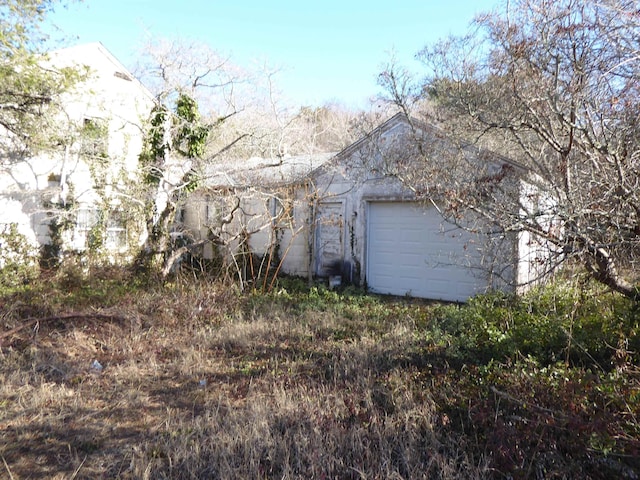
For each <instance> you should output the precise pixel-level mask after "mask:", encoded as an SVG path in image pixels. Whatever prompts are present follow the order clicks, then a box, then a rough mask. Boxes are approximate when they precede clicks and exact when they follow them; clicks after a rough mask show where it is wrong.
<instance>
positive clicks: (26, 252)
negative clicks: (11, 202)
mask: <svg viewBox="0 0 640 480" xmlns="http://www.w3.org/2000/svg"><path fill="white" fill-rule="evenodd" d="M38 273H39V272H38V249H37V248H36V247H34V246H33V245H32V244H31V242H29V240H28V239H27V237H26V236H24V235H23V234H21V233H20V232H19V231H18V226H17V224H15V223H10V224H8V225H4V226H3V228H2V229H1V230H0V287H4V288H9V289H12V288H16V287H19V286H21V285H24V284H26V283H29V282H30V281H32V280H33V279H34V278H36V277H37V276H38Z"/></svg>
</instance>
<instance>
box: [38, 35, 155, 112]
mask: <svg viewBox="0 0 640 480" xmlns="http://www.w3.org/2000/svg"><path fill="white" fill-rule="evenodd" d="M47 56H48V58H47V61H48V62H50V63H51V64H53V65H55V66H56V67H88V68H89V69H90V70H91V71H92V72H93V73H95V74H97V75H98V76H99V77H101V78H113V79H114V80H115V79H118V80H120V81H127V82H132V83H133V84H134V85H135V86H136V87H138V89H139V90H140V91H141V93H142V94H143V95H145V96H147V97H148V99H149V100H151V101H155V97H154V95H153V94H152V93H151V91H150V90H149V89H148V88H147V87H146V86H145V85H144V84H143V83H142V82H140V81H139V80H138V79H137V78H136V77H135V76H134V75H133V74H132V73H131V72H130V71H129V70H128V69H127V67H125V66H124V65H123V64H122V62H120V60H118V59H117V58H116V57H115V56H114V55H113V54H112V53H111V52H110V51H109V50H108V49H107V48H106V47H105V46H104V45H103V44H102V43H101V42H92V43H83V44H79V45H74V46H71V47H65V48H60V49H58V50H53V51H51V52H49V53H48V54H47ZM98 56H99V57H101V59H102V60H103V61H102V62H99V61H98Z"/></svg>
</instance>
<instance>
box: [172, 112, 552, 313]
mask: <svg viewBox="0 0 640 480" xmlns="http://www.w3.org/2000/svg"><path fill="white" fill-rule="evenodd" d="M415 133H416V131H415V129H414V128H412V126H411V123H410V122H409V121H408V119H407V117H406V116H404V115H403V114H397V115H395V116H394V117H392V118H390V119H389V120H387V121H386V122H384V123H383V124H381V125H380V126H379V127H377V128H376V129H375V130H373V131H372V132H371V133H370V134H368V135H366V136H365V137H363V138H361V139H360V140H358V141H357V142H355V143H354V144H352V145H350V146H349V147H347V148H346V149H344V150H343V151H342V152H340V153H338V154H335V155H332V154H325V155H307V156H300V157H288V158H286V157H285V158H282V159H276V160H269V159H257V158H254V159H250V160H248V161H244V162H237V163H227V164H225V165H219V166H212V167H211V168H210V170H209V171H208V172H207V175H206V186H205V187H203V188H201V189H200V190H199V191H198V192H196V193H195V194H194V195H192V197H191V198H190V200H189V202H188V204H187V205H186V206H185V209H184V212H183V216H182V221H183V228H185V229H186V230H187V231H189V232H191V234H192V235H193V237H194V238H195V239H196V240H202V239H204V238H207V237H208V238H209V239H210V240H211V242H210V243H209V244H208V246H207V247H206V248H205V249H204V250H203V255H204V256H205V257H206V258H212V257H214V256H216V255H219V256H222V257H225V258H226V259H227V260H228V261H229V262H230V264H231V265H232V267H233V268H235V269H236V270H237V273H238V275H241V276H244V278H251V277H255V276H256V274H257V273H265V271H272V272H275V273H285V274H290V275H296V276H304V277H309V278H330V279H331V280H332V281H333V282H344V283H353V284H356V285H366V287H367V288H368V290H369V291H371V292H374V293H381V294H392V295H408V296H414V297H423V298H431V299H440V300H447V301H465V300H467V299H468V298H469V297H471V296H473V295H474V294H476V293H480V292H485V291H487V290H488V289H494V288H501V289H513V288H515V286H516V285H525V284H527V283H528V282H529V281H530V280H531V279H532V278H534V277H535V276H536V275H537V272H536V271H535V270H536V265H537V263H538V262H537V259H538V257H539V256H540V255H541V254H543V252H542V249H541V248H540V246H539V245H536V243H535V242H532V241H531V239H530V238H529V237H527V236H525V235H522V234H518V235H516V234H514V235H507V236H505V235H498V236H495V235H493V236H492V235H487V234H485V233H482V232H481V230H482V229H481V228H477V227H476V228H466V225H470V223H469V222H470V220H469V219H464V218H463V219H460V221H459V222H456V224H453V223H449V222H447V221H446V220H445V219H444V218H443V216H442V215H441V211H440V209H439V205H438V202H437V201H434V196H432V195H421V194H420V192H417V191H416V188H415V186H416V185H422V187H423V188H426V189H428V188H430V184H431V183H434V184H435V183H437V182H438V181H439V180H438V178H437V172H436V171H435V170H434V172H432V174H430V175H429V177H428V178H427V180H426V183H427V185H425V180H424V178H423V179H422V183H420V182H418V181H416V182H414V183H413V185H411V184H409V183H408V182H407V181H406V179H404V178H403V175H404V174H406V176H409V175H411V173H412V171H411V169H406V168H404V169H402V168H400V167H403V166H404V167H406V165H410V164H411V161H412V158H413V155H414V153H415V152H414V151H413V150H412V149H414V148H415V145H416V144H415V142H414V143H413V144H412V143H410V142H411V138H410V137H411V136H412V135H415ZM419 134H420V135H421V139H420V142H419V143H420V147H421V148H425V149H431V150H433V151H434V152H437V151H438V149H442V148H450V147H449V146H448V144H447V141H446V139H443V138H442V137H441V136H440V135H439V133H438V131H437V129H433V128H431V127H428V126H426V127H424V128H422V129H421V130H420V132H419ZM411 145H413V146H411ZM412 152H413V153H412ZM465 156H466V157H469V156H473V158H472V159H471V161H472V162H473V164H474V165H477V168H476V167H474V171H471V172H470V169H469V168H468V167H467V168H465V170H464V172H468V173H469V175H479V174H480V172H485V173H486V172H494V173H495V172H503V171H504V172H510V173H511V174H512V176H513V177H514V180H513V182H514V185H515V186H516V188H514V192H515V194H519V192H520V190H521V187H520V183H519V182H520V181H519V180H518V175H519V174H521V173H522V171H523V169H522V167H520V166H519V165H517V164H515V163H513V162H510V161H509V160H507V159H504V158H501V157H498V156H495V157H492V156H490V155H487V154H480V153H479V152H477V151H476V150H473V149H469V150H468V151H467V152H465ZM421 168H422V167H421ZM415 173H416V172H415V171H414V172H413V174H415ZM463 174H464V173H463ZM465 222H466V223H465ZM248 254H251V257H250V258H251V260H250V262H249V264H247V261H246V258H247V255H248ZM254 257H255V259H254ZM256 259H259V261H258V260H256Z"/></svg>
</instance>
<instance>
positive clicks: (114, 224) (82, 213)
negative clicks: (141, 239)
mask: <svg viewBox="0 0 640 480" xmlns="http://www.w3.org/2000/svg"><path fill="white" fill-rule="evenodd" d="M101 217H102V213H101V212H100V211H99V210H98V209H97V208H94V207H83V208H80V209H78V213H77V216H76V228H75V230H74V234H73V246H74V248H76V249H78V250H84V249H86V248H87V247H90V246H91V243H92V242H93V241H96V239H98V241H99V243H98V244H97V245H101V246H103V247H105V248H106V249H107V250H119V249H121V248H125V247H126V246H127V243H128V242H127V227H126V221H125V218H124V216H123V214H122V212H119V211H113V212H111V213H110V214H109V216H108V217H107V219H106V221H104V220H103V219H102V218H101ZM102 222H104V223H102ZM95 229H99V230H95ZM100 231H102V235H100Z"/></svg>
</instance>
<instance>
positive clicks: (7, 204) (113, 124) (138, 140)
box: [0, 43, 153, 249]
mask: <svg viewBox="0 0 640 480" xmlns="http://www.w3.org/2000/svg"><path fill="white" fill-rule="evenodd" d="M47 63H48V64H50V65H52V66H54V67H60V68H61V67H73V66H75V67H77V68H79V69H81V70H82V69H85V68H88V73H87V74H88V78H87V80H86V81H84V82H81V83H80V84H78V85H75V86H74V88H73V89H72V90H71V91H69V92H67V93H65V94H64V95H63V96H62V98H61V99H59V101H60V103H61V104H62V107H63V111H62V112H61V113H60V115H59V116H58V127H59V130H60V132H61V134H66V135H67V136H68V137H69V138H70V139H73V138H76V139H77V137H76V136H75V134H74V133H73V132H78V131H79V130H80V129H82V127H83V125H84V122H85V119H86V120H93V121H100V122H104V123H105V124H106V125H107V130H108V135H107V137H108V164H107V165H105V167H104V171H105V176H104V177H103V178H100V179H99V180H100V181H101V182H103V183H105V184H106V185H107V186H106V187H105V191H104V194H105V196H106V197H107V198H110V199H111V201H113V202H114V203H116V204H117V202H118V196H117V195H116V192H115V189H114V188H112V187H111V186H110V184H117V183H118V176H119V175H121V174H122V172H125V173H124V174H125V175H126V176H128V178H130V179H134V178H135V175H136V169H137V162H138V155H139V153H140V151H141V148H142V142H143V138H142V129H141V126H142V122H143V121H144V120H146V118H147V117H148V115H149V112H150V110H151V108H152V105H153V99H152V96H151V95H150V93H149V92H148V91H147V90H146V89H145V88H144V87H143V86H142V85H141V84H140V83H139V82H138V81H137V80H135V79H133V77H131V75H130V74H129V73H128V72H127V70H126V69H125V68H124V67H123V66H122V65H121V64H120V63H119V62H118V61H117V60H116V59H115V58H114V57H113V56H112V55H111V54H110V53H109V52H108V51H107V50H106V49H105V48H104V47H103V46H102V45H101V44H98V43H94V44H88V45H81V46H78V47H72V48H68V49H64V50H59V51H56V52H53V53H51V54H50V56H49V59H48V60H47ZM79 150H80V145H79V142H77V141H75V142H70V143H69V144H68V145H67V146H66V147H60V148H59V149H57V150H56V151H53V150H51V151H48V152H39V153H37V154H35V155H34V156H32V157H28V158H20V159H17V160H10V161H6V163H5V165H4V168H3V169H2V171H1V172H0V225H2V224H5V225H6V224H10V223H15V224H17V225H18V228H19V231H20V232H21V233H23V234H24V235H25V236H26V237H27V238H29V239H30V240H32V241H33V242H34V243H37V244H44V243H47V242H48V226H47V221H48V215H47V208H46V206H45V205H44V203H43V201H47V200H49V201H58V200H60V199H62V200H65V199H67V198H68V196H69V195H70V188H69V186H70V185H72V188H73V197H74V200H75V201H76V202H77V205H78V207H79V208H83V207H85V206H93V205H94V204H95V203H96V202H98V201H99V199H100V197H99V195H98V194H97V193H96V191H95V190H94V188H93V187H94V182H95V179H94V178H93V175H92V168H91V165H89V164H88V163H87V162H86V161H85V160H84V159H83V158H81V156H80V154H79ZM52 180H54V181H52ZM75 238H76V242H75V243H74V236H73V235H71V236H70V237H69V238H68V239H67V240H68V241H69V242H70V244H69V245H68V246H69V247H70V248H72V249H82V248H84V242H82V243H83V244H76V243H78V242H77V238H78V237H77V236H76V237H75Z"/></svg>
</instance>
